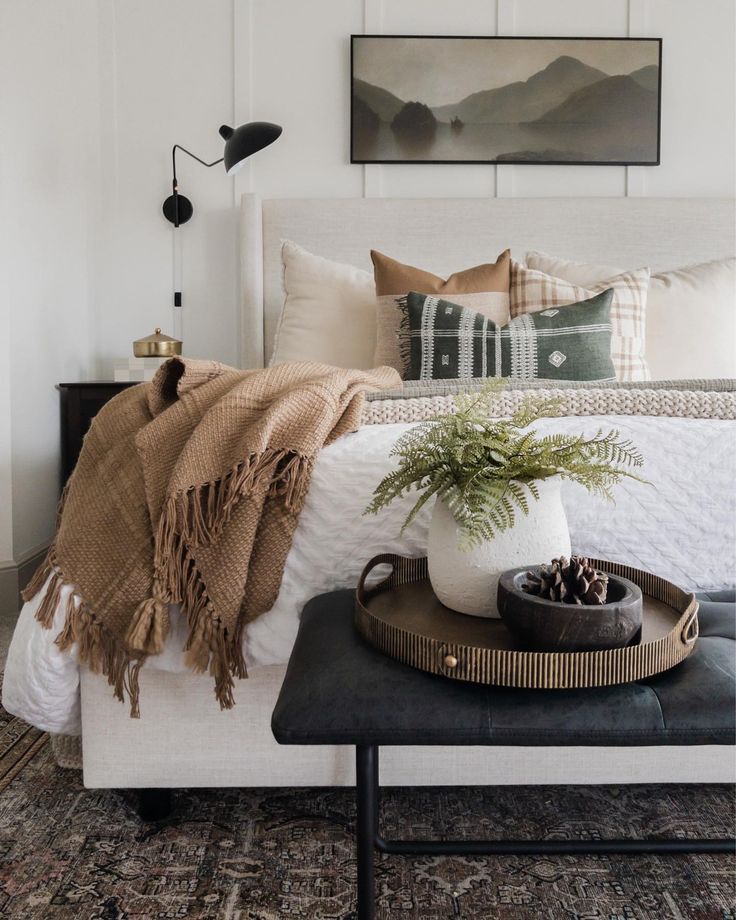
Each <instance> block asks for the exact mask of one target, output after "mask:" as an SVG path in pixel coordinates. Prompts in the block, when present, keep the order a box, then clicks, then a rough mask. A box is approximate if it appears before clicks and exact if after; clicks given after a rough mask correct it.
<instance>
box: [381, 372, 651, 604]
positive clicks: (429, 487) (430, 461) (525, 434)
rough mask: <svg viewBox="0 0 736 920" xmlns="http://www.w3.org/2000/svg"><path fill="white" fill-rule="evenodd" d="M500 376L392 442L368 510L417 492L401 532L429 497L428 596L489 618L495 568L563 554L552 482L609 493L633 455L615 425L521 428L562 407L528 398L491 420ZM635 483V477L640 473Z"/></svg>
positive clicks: (566, 551) (561, 518) (635, 461)
mask: <svg viewBox="0 0 736 920" xmlns="http://www.w3.org/2000/svg"><path fill="white" fill-rule="evenodd" d="M502 386H503V382H502V381H490V382H489V384H488V385H487V386H486V387H485V388H484V389H482V390H481V391H479V392H476V393H473V394H464V395H461V396H457V397H456V398H455V412H454V413H453V414H449V415H442V416H437V417H435V418H433V419H430V420H429V421H427V422H423V423H421V424H419V425H417V426H416V427H415V428H412V429H411V430H410V431H408V432H407V433H406V434H404V435H403V436H402V437H401V438H399V440H398V441H397V442H396V444H395V446H394V448H393V451H392V455H393V456H395V457H397V458H398V466H397V468H396V469H395V470H394V471H393V472H391V473H389V474H388V475H387V476H385V477H384V479H383V480H382V481H381V482H380V483H379V485H378V487H377V488H376V490H375V492H374V495H373V500H372V502H371V503H370V505H369V506H368V508H367V509H366V513H370V514H375V513H377V512H378V511H380V510H381V509H382V508H385V507H386V506H387V505H389V504H391V502H393V501H394V500H395V499H397V498H400V497H402V496H404V495H406V494H408V493H410V492H412V491H415V490H416V491H418V492H420V493H421V494H420V496H419V498H418V499H417V501H416V503H415V504H414V506H413V508H412V509H411V511H410V512H409V514H408V516H407V518H406V520H405V521H404V525H403V527H402V532H403V530H404V529H405V528H406V527H407V526H408V525H409V524H410V523H411V522H412V521H413V520H414V518H415V517H416V515H417V513H418V511H419V510H420V509H421V508H422V507H423V506H424V505H425V504H426V503H427V502H428V501H430V500H431V499H433V498H435V499H436V502H435V506H434V511H433V513H432V520H431V524H430V528H429V540H428V547H427V561H428V566H429V577H430V581H431V583H432V587H433V589H434V592H435V594H436V595H437V597H438V598H439V599H440V600H441V601H442V603H443V604H445V605H446V606H447V607H450V608H451V609H453V610H457V611H459V612H461V613H468V614H473V615H475V616H485V617H497V616H498V608H497V606H496V594H497V589H498V579H499V576H500V574H501V572H503V571H505V570H506V569H509V568H515V567H518V566H523V565H524V566H530V565H534V564H538V563H541V562H544V561H546V560H548V559H551V558H553V557H555V558H559V557H561V556H568V557H569V556H570V552H571V547H570V533H569V530H568V525H567V519H566V517H565V510H564V508H563V506H562V499H561V495H560V486H561V483H562V480H564V479H569V480H572V481H574V482H578V483H580V484H581V485H583V486H584V487H585V488H586V489H588V490H589V491H590V492H594V493H597V494H599V495H602V496H604V497H605V498H607V499H612V498H613V495H612V487H613V486H614V485H615V484H616V483H618V482H619V481H620V480H621V479H623V478H624V477H631V478H634V479H638V478H639V477H637V476H636V475H635V474H634V473H633V472H632V469H633V468H636V467H640V466H641V465H642V462H643V461H642V458H641V456H640V454H639V453H638V452H637V451H636V449H635V448H634V446H633V445H632V443H631V442H630V441H625V440H621V438H620V437H619V434H618V432H617V431H609V432H608V433H603V431H598V432H597V433H596V435H595V436H594V437H584V436H583V435H568V434H551V435H546V436H544V437H542V436H540V435H538V434H536V433H535V432H534V431H533V430H531V429H530V428H529V426H530V425H531V424H532V423H533V422H535V421H537V420H538V419H540V418H543V417H548V416H556V415H560V414H561V409H562V406H561V401H560V400H555V399H552V400H550V399H539V398H535V397H533V396H530V397H529V398H528V399H527V400H525V401H524V402H523V403H522V405H521V407H520V408H519V409H517V411H516V412H515V413H514V414H513V415H512V416H511V418H508V419H498V418H491V417H490V415H491V411H492V407H493V401H494V399H495V398H496V396H497V394H498V391H499V389H500V387H502ZM640 481H641V480H640Z"/></svg>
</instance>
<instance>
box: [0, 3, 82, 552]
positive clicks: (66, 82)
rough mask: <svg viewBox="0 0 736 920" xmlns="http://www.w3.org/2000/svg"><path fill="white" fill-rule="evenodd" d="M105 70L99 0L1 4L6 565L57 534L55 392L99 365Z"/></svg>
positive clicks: (0, 374)
mask: <svg viewBox="0 0 736 920" xmlns="http://www.w3.org/2000/svg"><path fill="white" fill-rule="evenodd" d="M97 73H98V59H97V26H96V14H95V2H94V0H68V2H65V3H63V4H60V3H51V2H47V0H4V2H3V3H2V4H0V87H2V90H1V91H0V125H2V135H3V139H2V148H1V151H0V152H1V158H0V219H1V221H2V223H1V225H0V226H1V227H2V230H1V231H0V232H1V235H0V240H1V250H0V278H2V286H0V297H2V312H0V336H1V337H2V338H0V361H1V362H2V364H1V369H0V386H1V387H2V393H0V438H2V442H0V560H8V559H15V560H16V561H19V560H22V559H23V557H24V556H26V555H27V554H29V553H30V552H32V551H33V550H36V549H38V548H39V547H40V546H41V545H43V544H44V543H46V542H48V540H49V538H50V536H51V534H52V529H53V521H54V515H53V511H54V508H55V506H56V502H57V499H58V485H59V408H58V405H59V402H58V394H57V393H56V391H55V389H54V386H55V384H57V383H59V382H60V381H62V380H83V379H85V376H86V375H87V374H88V372H89V368H90V356H91V354H92V347H91V323H90V279H91V277H92V275H91V269H92V265H93V260H92V258H91V242H92V239H93V236H94V209H95V207H96V201H97V198H98V182H97V162H98V150H97V135H98V122H99V116H98V112H99V98H98V95H97ZM11 488H12V504H11V502H10V501H9V500H8V493H9V491H10V489H11Z"/></svg>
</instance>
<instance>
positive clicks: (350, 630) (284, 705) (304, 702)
mask: <svg viewBox="0 0 736 920" xmlns="http://www.w3.org/2000/svg"><path fill="white" fill-rule="evenodd" d="M353 605H354V592H353V591H351V590H344V591H334V592H332V593H330V594H323V595H321V596H319V597H316V598H314V599H313V600H312V601H310V602H309V604H307V606H306V607H305V609H304V613H303V615H302V620H301V625H300V627H299V633H298V635H297V639H296V643H295V645H294V649H293V652H292V654H291V659H290V661H289V666H288V669H287V672H286V676H285V678H284V683H283V686H282V688H281V693H280V695H279V699H278V701H277V703H276V708H275V709H274V712H273V719H272V729H273V733H274V736H275V737H276V740H277V741H279V742H280V743H282V744H350V745H355V744H379V745H399V744H418V745H425V744H426V745H447V744H469V745H484V744H488V745H495V744H503V745H525V746H547V745H551V746H561V745H603V746H609V745H610V746H613V745H630V746H648V745H672V744H734V742H735V741H736V716H735V712H736V708H735V705H734V704H735V695H734V672H735V662H734V650H735V648H736V642H735V641H734V640H736V631H735V629H736V604H734V603H726V602H710V601H701V606H700V614H699V618H700V639H699V640H698V644H697V646H696V648H695V650H694V651H693V653H692V654H691V655H690V657H689V658H688V659H686V661H684V662H683V663H682V664H680V665H678V666H677V667H675V668H672V669H671V670H670V671H667V672H665V673H663V674H659V675H657V676H656V677H653V678H649V679H647V680H645V681H640V682H637V683H629V684H620V685H617V686H613V687H599V688H592V689H585V690H517V689H512V688H506V687H487V686H481V685H478V684H470V683H466V682H464V681H459V680H450V679H448V678H445V677H440V676H436V675H433V674H426V673H424V672H423V671H417V670H415V669H414V668H411V667H409V666H408V665H405V664H401V663H400V662H398V661H395V660H394V659H392V658H388V657H387V656H385V655H383V654H381V653H380V652H378V651H376V650H375V649H373V648H372V647H371V646H369V645H368V644H367V643H366V642H365V641H364V640H363V639H362V638H361V636H359V635H358V633H357V631H356V630H355V628H354V626H353Z"/></svg>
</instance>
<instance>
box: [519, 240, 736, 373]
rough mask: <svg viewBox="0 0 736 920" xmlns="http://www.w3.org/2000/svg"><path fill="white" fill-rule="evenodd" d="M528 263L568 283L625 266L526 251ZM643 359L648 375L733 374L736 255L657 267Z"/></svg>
mask: <svg viewBox="0 0 736 920" xmlns="http://www.w3.org/2000/svg"><path fill="white" fill-rule="evenodd" d="M526 262H527V265H528V266H529V268H531V269H534V270H536V271H542V272H546V273H547V274H548V275H554V276H555V277H557V278H562V279H564V280H565V281H569V282H570V283H572V284H579V285H582V286H588V285H591V284H596V283H598V284H600V283H602V282H605V281H606V280H608V279H609V278H611V277H613V276H614V275H618V274H620V273H621V272H622V271H625V269H622V268H620V267H618V266H615V265H591V264H587V263H584V262H571V261H568V260H566V259H558V258H555V257H554V256H550V255H547V253H544V252H537V251H531V252H528V253H527V256H526ZM645 355H646V361H647V364H648V366H649V371H650V373H651V375H652V379H654V380H683V379H688V378H696V379H697V378H711V379H712V378H721V377H727V378H736V258H728V259H715V260H713V261H712V262H701V263H699V264H697V265H687V266H685V267H683V268H677V269H674V270H672V271H666V272H657V273H656V274H653V275H652V276H651V278H650V279H649V293H648V295H647V319H646V350H645Z"/></svg>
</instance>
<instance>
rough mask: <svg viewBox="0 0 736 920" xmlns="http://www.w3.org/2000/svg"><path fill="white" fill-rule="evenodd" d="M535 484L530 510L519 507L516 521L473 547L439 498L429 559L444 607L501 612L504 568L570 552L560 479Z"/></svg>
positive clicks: (431, 528)
mask: <svg viewBox="0 0 736 920" xmlns="http://www.w3.org/2000/svg"><path fill="white" fill-rule="evenodd" d="M537 488H538V489H539V500H538V501H536V500H535V499H534V496H533V495H531V494H530V495H529V514H524V513H523V511H521V510H519V511H518V512H517V513H516V514H515V519H516V520H515V524H514V526H513V527H511V528H510V529H509V530H504V531H503V532H502V533H498V534H496V536H495V537H494V538H493V540H488V541H486V542H485V543H481V544H480V545H478V546H475V547H473V548H472V549H470V550H463V549H461V548H460V545H461V542H462V533H461V531H460V528H459V527H458V525H457V523H456V521H455V518H454V517H453V516H452V513H451V512H450V510H449V508H448V507H447V505H446V504H445V503H444V502H443V501H440V500H438V501H437V502H436V503H435V506H434V512H433V513H432V522H431V524H430V526H429V541H428V545H427V562H428V565H429V580H430V581H431V582H432V588H433V589H434V593H435V594H436V595H437V597H438V598H439V599H440V600H441V601H442V603H443V604H444V605H445V606H446V607H449V608H450V609H451V610H457V611H459V612H460V613H469V614H471V615H472V616H476V617H497V616H498V615H499V614H498V607H497V605H496V594H497V591H498V578H499V575H500V574H501V572H504V571H505V570H506V569H513V568H516V567H517V566H522V565H540V564H541V563H543V562H550V561H551V560H552V559H554V558H556V557H559V556H568V557H569V555H570V531H569V529H568V526H567V518H566V517H565V509H564V508H563V507H562V498H561V496H560V480H559V479H545V480H543V481H541V482H538V483H537Z"/></svg>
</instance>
